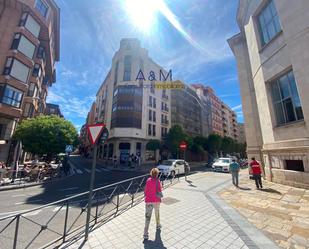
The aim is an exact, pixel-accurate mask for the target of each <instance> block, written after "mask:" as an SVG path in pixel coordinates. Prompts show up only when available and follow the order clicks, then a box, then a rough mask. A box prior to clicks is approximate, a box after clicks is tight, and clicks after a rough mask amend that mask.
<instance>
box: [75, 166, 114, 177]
mask: <svg viewBox="0 0 309 249" xmlns="http://www.w3.org/2000/svg"><path fill="white" fill-rule="evenodd" d="M71 171H72V173H73V174H79V175H82V174H90V173H91V170H90V169H88V168H76V167H75V166H74V165H71ZM95 171H96V173H103V172H110V170H109V169H104V168H96V169H95Z"/></svg>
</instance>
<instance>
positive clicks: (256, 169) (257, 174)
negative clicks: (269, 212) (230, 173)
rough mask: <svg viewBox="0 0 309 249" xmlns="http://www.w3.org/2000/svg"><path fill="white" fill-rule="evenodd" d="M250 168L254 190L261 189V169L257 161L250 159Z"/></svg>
mask: <svg viewBox="0 0 309 249" xmlns="http://www.w3.org/2000/svg"><path fill="white" fill-rule="evenodd" d="M250 168H251V171H252V175H253V179H254V181H255V185H256V188H257V189H259V188H263V186H262V168H261V165H260V163H259V162H258V161H256V160H255V158H254V157H252V158H251V163H250Z"/></svg>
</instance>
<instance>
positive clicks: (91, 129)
mask: <svg viewBox="0 0 309 249" xmlns="http://www.w3.org/2000/svg"><path fill="white" fill-rule="evenodd" d="M104 127H105V124H95V125H88V126H87V129H88V134H89V137H90V139H91V143H92V144H95V143H96V142H97V140H98V138H99V137H100V135H101V132H102V130H103V128H104Z"/></svg>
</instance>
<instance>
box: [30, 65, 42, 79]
mask: <svg viewBox="0 0 309 249" xmlns="http://www.w3.org/2000/svg"><path fill="white" fill-rule="evenodd" d="M41 73H42V70H41V66H40V65H39V64H34V67H33V71H32V76H34V77H38V78H40V77H41Z"/></svg>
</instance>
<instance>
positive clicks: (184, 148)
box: [179, 141, 188, 150]
mask: <svg viewBox="0 0 309 249" xmlns="http://www.w3.org/2000/svg"><path fill="white" fill-rule="evenodd" d="M187 147H188V145H187V142H186V141H181V142H180V144H179V149H181V150H186V149H187Z"/></svg>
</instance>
